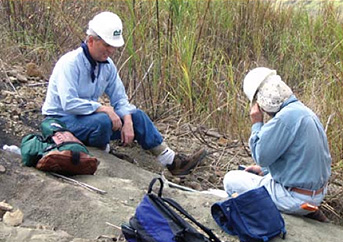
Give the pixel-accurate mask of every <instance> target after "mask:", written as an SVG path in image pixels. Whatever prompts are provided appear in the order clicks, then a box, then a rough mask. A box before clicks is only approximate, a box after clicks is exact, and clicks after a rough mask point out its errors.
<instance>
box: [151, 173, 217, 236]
mask: <svg viewBox="0 0 343 242" xmlns="http://www.w3.org/2000/svg"><path fill="white" fill-rule="evenodd" d="M157 180H158V181H159V182H160V189H159V191H158V197H159V198H160V199H161V200H162V201H163V202H166V203H168V204H169V205H171V206H172V207H173V208H175V209H176V210H177V211H179V212H180V213H181V214H183V215H184V216H186V217H187V218H188V219H189V220H191V221H192V222H193V223H195V224H196V225H197V226H198V227H199V228H201V229H202V230H203V231H204V232H205V233H206V234H207V235H208V236H209V237H210V240H211V241H212V242H221V240H219V239H218V237H217V236H215V234H214V233H213V232H212V231H211V230H210V229H209V228H207V227H205V226H204V225H202V224H201V223H199V222H198V221H197V220H196V219H195V218H193V217H192V216H191V215H190V214H189V213H188V212H187V211H186V210H185V209H183V208H182V207H181V206H180V205H179V204H178V203H177V202H175V201H174V200H173V199H171V198H162V191H163V184H164V183H163V180H162V178H161V177H155V178H153V179H152V181H151V182H150V185H149V189H148V194H150V193H151V192H152V187H153V186H154V184H155V183H156V181H157ZM150 197H152V196H150ZM155 200H156V199H155Z"/></svg>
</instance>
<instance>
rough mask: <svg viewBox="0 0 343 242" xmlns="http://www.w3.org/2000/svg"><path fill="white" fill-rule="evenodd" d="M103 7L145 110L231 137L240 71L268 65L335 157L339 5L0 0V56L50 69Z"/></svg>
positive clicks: (241, 115) (241, 126)
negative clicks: (317, 124) (116, 24)
mask: <svg viewBox="0 0 343 242" xmlns="http://www.w3.org/2000/svg"><path fill="white" fill-rule="evenodd" d="M104 10H109V11H113V12H116V13H117V14H118V15H119V16H120V17H121V18H122V19H123V22H124V37H125V41H126V45H125V46H124V47H123V48H121V49H120V51H118V52H116V53H115V55H114V56H113V59H114V60H115V62H116V63H117V65H118V67H119V68H120V71H121V76H122V79H123V81H124V83H125V86H126V88H127V91H128V95H129V97H130V98H132V102H134V103H135V104H136V105H137V106H139V107H142V108H143V109H145V110H146V111H147V112H148V113H149V114H150V116H151V117H152V118H153V119H158V118H164V117H166V116H170V115H174V116H175V117H178V118H180V119H181V118H182V120H183V121H189V122H193V123H194V124H199V125H206V126H207V127H214V128H217V129H218V130H220V131H221V132H223V133H226V134H227V135H228V136H230V137H231V138H232V139H242V140H244V141H246V140H247V139H248V137H249V133H250V120H249V115H248V114H249V104H248V103H247V99H246V98H245V97H244V94H243V93H242V90H241V87H242V79H243V77H244V75H245V74H246V73H247V71H248V70H249V69H252V68H254V67H257V66H267V67H270V68H274V69H276V70H277V71H278V73H279V74H280V75H281V76H282V77H283V79H284V80H285V81H286V82H287V83H288V84H289V85H290V86H291V87H292V88H293V90H294V91H295V93H296V95H297V96H298V98H299V99H301V100H302V101H303V102H304V103H305V104H306V105H308V106H309V107H310V108H312V109H313V110H314V111H315V112H316V113H317V114H318V115H319V117H320V119H321V121H322V122H323V124H324V126H326V129H327V134H328V138H329V143H330V148H331V152H332V157H333V161H334V166H333V169H336V170H338V169H341V167H342V166H343V165H342V164H343V157H342V148H343V138H342V137H343V136H342V132H343V131H342V130H343V127H342V122H341V120H343V109H342V108H341V103H342V99H343V98H342V96H343V88H342V74H343V63H342V56H343V45H342V42H343V41H342V39H343V38H342V37H343V30H342V22H341V17H340V11H339V10H338V9H337V8H336V6H335V4H333V3H330V2H329V1H328V2H326V3H323V4H322V5H320V6H319V7H318V8H316V11H315V14H313V12H309V11H308V9H307V8H304V7H298V6H293V5H287V4H280V3H278V2H274V1H259V0H239V1H233V0H232V1H224V0H222V1H220V0H208V1H195V0H189V1H185V0H170V1H166V0H161V1H158V0H155V1H137V0H126V1H124V0H122V1H89V0H87V1H86V0H82V1H56V0H51V1H43V0H41V1H38V0H36V1H19V0H18V1H12V0H3V1H1V3H0V13H1V14H0V19H1V25H0V30H1V33H2V37H1V39H0V43H1V46H2V48H1V50H0V53H1V57H0V58H1V59H2V60H6V61H7V62H8V63H16V62H19V63H25V62H29V61H34V62H36V63H37V64H39V65H40V66H41V67H42V68H44V70H45V71H46V74H50V72H51V69H52V68H53V65H54V63H55V61H56V60H57V59H58V57H59V56H61V55H62V54H63V53H64V52H66V51H69V50H71V49H73V48H76V47H77V46H79V44H80V42H81V41H82V40H83V38H84V33H85V30H86V28H87V23H88V21H89V19H90V18H91V17H92V16H94V14H96V13H98V12H100V11H104Z"/></svg>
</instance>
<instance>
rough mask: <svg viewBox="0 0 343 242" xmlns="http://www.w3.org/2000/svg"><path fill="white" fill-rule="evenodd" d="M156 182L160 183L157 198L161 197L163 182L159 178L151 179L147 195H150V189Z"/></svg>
mask: <svg viewBox="0 0 343 242" xmlns="http://www.w3.org/2000/svg"><path fill="white" fill-rule="evenodd" d="M157 180H158V181H159V182H160V189H159V191H158V196H159V197H162V191H163V180H162V178H161V177H155V178H154V179H152V181H151V182H150V184H149V189H148V193H151V192H152V187H153V186H154V184H155V182H156V181H157Z"/></svg>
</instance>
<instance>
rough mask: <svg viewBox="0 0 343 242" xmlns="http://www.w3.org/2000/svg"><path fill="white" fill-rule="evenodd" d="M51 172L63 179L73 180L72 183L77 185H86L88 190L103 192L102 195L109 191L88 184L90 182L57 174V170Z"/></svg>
mask: <svg viewBox="0 0 343 242" xmlns="http://www.w3.org/2000/svg"><path fill="white" fill-rule="evenodd" d="M50 174H51V175H53V176H56V177H59V178H62V179H63V180H66V181H69V182H72V183H74V184H76V185H79V186H81V187H84V188H86V189H88V190H90V191H95V192H97V193H99V194H102V195H103V194H106V193H107V192H106V191H104V190H100V189H99V188H96V187H93V186H91V185H88V184H86V183H84V182H80V181H77V180H75V179H72V178H69V177H66V176H63V175H60V174H57V173H55V172H50Z"/></svg>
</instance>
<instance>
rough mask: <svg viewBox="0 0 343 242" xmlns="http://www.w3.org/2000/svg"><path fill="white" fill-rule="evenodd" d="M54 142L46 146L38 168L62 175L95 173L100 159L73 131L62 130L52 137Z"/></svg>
mask: <svg viewBox="0 0 343 242" xmlns="http://www.w3.org/2000/svg"><path fill="white" fill-rule="evenodd" d="M51 140H53V144H52V145H51V146H49V147H47V148H46V150H45V153H44V155H43V157H42V158H41V159H40V160H39V161H38V163H37V165H36V168H37V169H39V170H42V171H50V172H55V173H59V174H62V175H93V174H94V173H95V171H96V170H97V167H98V165H99V161H98V160H97V159H96V158H95V157H93V156H91V155H90V153H89V151H88V149H87V147H86V146H85V145H83V144H82V142H81V141H80V140H78V139H77V138H76V137H75V136H74V135H73V134H72V133H71V132H69V131H60V132H56V133H54V135H53V136H52V137H51Z"/></svg>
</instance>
